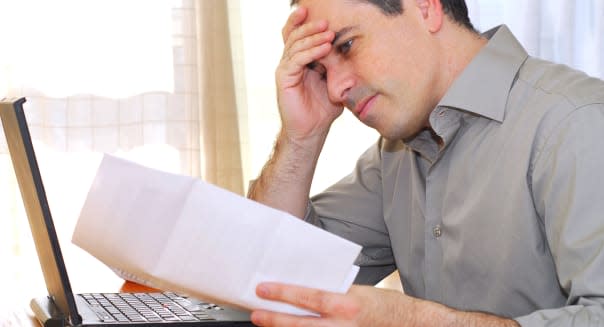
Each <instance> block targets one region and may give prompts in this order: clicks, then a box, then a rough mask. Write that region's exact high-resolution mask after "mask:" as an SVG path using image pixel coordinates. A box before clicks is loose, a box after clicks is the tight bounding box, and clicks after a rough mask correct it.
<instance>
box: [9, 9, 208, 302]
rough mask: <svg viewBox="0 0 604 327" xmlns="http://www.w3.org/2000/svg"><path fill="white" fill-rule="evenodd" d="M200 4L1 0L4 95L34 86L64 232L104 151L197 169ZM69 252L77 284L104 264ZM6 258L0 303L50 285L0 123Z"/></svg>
mask: <svg viewBox="0 0 604 327" xmlns="http://www.w3.org/2000/svg"><path fill="white" fill-rule="evenodd" d="M196 14H197V12H196V2H195V1H193V0H178V1H176V0H173V1H163V0H162V1H148V0H126V1H124V0H102V1H100V0H56V1H45V0H19V1H14V0H0V40H2V45H1V46H0V98H2V97H5V96H8V97H21V96H24V97H26V98H27V103H26V107H25V109H26V115H27V118H28V121H29V124H30V131H31V133H32V137H33V139H34V146H35V149H36V154H37V156H38V162H39V164H40V168H41V171H42V177H43V179H44V184H45V187H46V191H47V196H48V199H49V203H50V207H51V211H52V213H53V216H54V218H55V224H56V228H57V232H58V233H59V238H60V240H61V242H62V243H66V242H69V240H70V236H71V231H72V229H73V224H74V223H75V220H76V219H77V216H78V214H79V209H80V206H81V204H82V201H83V200H84V197H85V196H86V192H87V188H88V186H89V183H90V182H91V179H92V177H93V174H94V171H95V169H96V167H97V165H98V162H99V159H100V156H101V153H111V154H115V155H120V156H124V157H127V158H130V159H132V160H135V161H138V162H141V163H143V164H146V165H148V166H152V167H156V168H160V169H162V170H166V171H171V172H175V173H181V174H187V175H192V176H200V175H201V172H200V167H201V166H202V165H201V161H203V159H204V158H203V157H201V155H200V133H199V131H200V127H199V126H200V118H199V117H200V106H199V99H198V97H199V96H198V95H199V86H198V82H197V80H198V75H197V72H198V66H199V65H198V56H197V53H198V51H197V45H198V43H199V42H198V41H199V40H198V36H197V24H196V17H197V15H196ZM64 252H66V253H65V254H66V258H70V259H71V260H68V262H67V265H68V270H69V271H70V273H72V276H73V277H74V278H73V283H74V284H75V285H74V286H75V288H76V289H77V286H78V283H79V279H78V277H77V276H79V277H80V278H87V279H88V281H87V284H88V285H90V278H91V275H90V274H91V273H93V272H95V271H97V270H98V271H100V270H103V269H106V268H104V267H103V266H102V265H100V264H99V263H98V262H96V261H95V260H93V259H92V258H90V257H87V256H86V255H85V254H83V253H80V251H79V250H78V249H76V248H74V247H73V246H65V247H64ZM0 262H2V263H1V266H2V269H0V289H2V295H0V305H2V306H3V307H4V305H18V306H21V307H22V306H23V303H27V301H28V298H29V297H31V296H40V295H43V294H44V293H43V290H44V286H43V279H42V277H41V273H40V268H39V265H38V262H37V259H36V254H35V251H34V247H33V242H32V241H31V237H30V234H29V228H28V225H27V219H26V218H25V213H24V210H23V205H22V203H21V198H20V194H19V191H18V187H17V185H16V180H15V177H14V172H13V168H12V164H11V162H10V158H9V156H8V150H7V147H6V142H5V139H4V135H3V133H2V132H1V131H0ZM109 276H111V275H109ZM92 278H94V277H92ZM114 282H116V281H114V280H111V279H110V278H101V279H99V282H98V287H99V289H102V288H103V285H104V283H114ZM105 289H107V288H105ZM113 289H115V285H114V286H113ZM13 295H14V296H16V297H15V298H11V296H13Z"/></svg>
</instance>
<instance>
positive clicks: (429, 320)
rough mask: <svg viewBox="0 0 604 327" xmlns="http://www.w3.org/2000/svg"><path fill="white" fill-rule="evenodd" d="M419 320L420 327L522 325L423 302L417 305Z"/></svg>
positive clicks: (507, 326) (510, 326)
mask: <svg viewBox="0 0 604 327" xmlns="http://www.w3.org/2000/svg"><path fill="white" fill-rule="evenodd" d="M417 305H418V306H420V309H419V310H417V311H416V312H418V314H419V318H418V319H417V320H416V321H418V322H420V323H418V324H417V325H418V326H446V327H479V326H481V327H519V326H520V325H519V324H518V323H517V322H516V321H514V320H512V319H507V318H502V317H498V316H495V315H492V314H488V313H482V312H467V311H458V310H454V309H451V308H449V307H446V306H444V305H441V304H438V303H434V302H428V301H421V300H420V302H419V303H418V304H417Z"/></svg>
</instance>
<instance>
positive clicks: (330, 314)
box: [249, 0, 604, 326]
mask: <svg viewBox="0 0 604 327" xmlns="http://www.w3.org/2000/svg"><path fill="white" fill-rule="evenodd" d="M294 2H297V5H298V8H297V9H296V10H295V11H294V12H293V13H292V14H291V16H290V17H289V20H288V21H287V23H286V24H285V27H284V28H283V37H284V42H285V47H284V53H283V57H282V59H281V62H280V65H279V67H278V68H277V72H276V82H277V90H278V104H279V110H280V114H281V119H282V129H281V132H280V134H279V136H278V138H277V141H276V145H275V149H274V153H273V155H272V157H271V158H270V160H269V161H268V163H267V164H266V166H265V167H264V168H263V171H262V173H261V175H260V176H259V178H258V179H257V180H256V181H255V183H254V184H253V185H252V187H251V188H250V193H249V196H250V198H252V199H255V200H257V201H259V202H263V203H265V204H268V205H270V206H273V207H275V208H279V209H282V210H285V211H288V212H290V213H292V214H293V215H295V216H298V217H300V218H304V219H306V220H307V221H309V222H311V223H314V224H316V225H318V226H320V227H322V228H324V229H326V230H328V231H331V232H333V233H336V234H339V235H341V236H343V237H345V238H348V239H350V240H352V241H354V242H356V243H358V244H361V245H362V246H363V251H362V253H361V255H360V257H359V258H358V264H359V265H360V266H361V271H360V273H359V276H358V278H357V282H358V283H362V284H371V283H375V282H377V281H378V280H380V279H381V278H383V277H384V276H386V275H387V274H388V273H390V272H392V271H394V269H398V271H399V274H400V276H401V281H402V283H403V286H404V288H405V294H401V293H399V292H395V291H391V290H381V289H376V288H373V287H369V286H356V285H355V286H353V287H352V288H351V289H350V291H349V292H348V293H347V294H333V293H329V292H324V291H320V290H313V289H307V288H303V287H297V286H292V285H280V284H275V283H263V284H260V285H259V286H258V288H257V293H258V295H259V296H261V297H264V298H266V299H270V300H275V301H282V302H288V303H291V304H294V305H297V306H300V307H304V308H307V309H310V310H314V311H315V312H317V313H319V314H320V317H298V316H290V315H285V314H280V313H274V312H266V311H255V312H253V314H252V320H253V321H254V323H256V324H258V325H261V326H518V325H521V326H604V251H603V249H604V218H603V215H604V188H603V187H602V185H604V172H603V169H602V168H601V167H602V166H603V164H604V150H602V146H601V140H604V83H603V82H602V81H600V80H597V79H593V78H589V77H588V76H586V75H585V74H583V73H581V72H577V71H574V70H571V69H569V68H568V67H564V66H560V65H554V64H551V63H548V62H544V61H541V60H538V59H535V58H531V57H529V56H528V55H527V53H526V51H525V50H524V49H523V48H522V47H521V46H520V44H519V43H518V42H517V41H516V39H515V38H514V37H513V35H512V34H511V33H510V32H509V30H508V29H507V28H506V27H505V26H502V27H499V28H497V29H494V30H492V31H489V32H487V33H485V34H484V35H479V34H478V33H477V32H475V31H474V29H473V27H472V25H471V23H470V22H469V20H468V18H467V9H466V6H465V3H464V1H462V0H402V2H399V0H382V1H380V0H350V1H343V0H299V1H294ZM343 107H346V108H348V109H349V110H351V111H352V113H353V114H355V115H356V116H357V117H358V119H359V120H360V121H362V122H363V123H365V124H366V125H368V126H370V127H372V128H375V129H376V130H377V131H379V132H380V134H381V136H382V137H381V139H380V140H379V141H378V143H377V144H376V145H375V146H373V147H371V148H369V149H368V150H367V151H366V152H365V153H364V154H363V155H362V156H361V158H360V159H359V161H358V163H357V167H356V169H355V171H354V172H353V173H352V174H350V175H349V176H348V177H346V178H344V179H342V180H341V181H340V182H338V183H337V184H336V185H334V186H332V187H330V188H329V189H328V190H326V191H325V192H324V193H322V194H320V195H317V196H315V197H313V198H312V199H311V200H310V201H309V200H308V197H309V190H310V184H311V180H312V177H313V172H314V169H315V165H316V162H317V158H318V156H319V153H320V152H321V148H322V146H323V143H324V141H325V138H326V136H327V134H328V131H329V127H330V125H331V123H332V122H333V121H334V120H335V119H336V118H337V117H338V116H339V115H340V114H341V113H342V111H343ZM348 146H351V145H348ZM309 242H312V240H309Z"/></svg>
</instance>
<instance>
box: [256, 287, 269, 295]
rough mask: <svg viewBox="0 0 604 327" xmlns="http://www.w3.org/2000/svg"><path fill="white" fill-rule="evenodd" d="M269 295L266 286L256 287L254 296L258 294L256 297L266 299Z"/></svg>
mask: <svg viewBox="0 0 604 327" xmlns="http://www.w3.org/2000/svg"><path fill="white" fill-rule="evenodd" d="M269 293H270V291H269V289H268V287H266V285H258V287H256V294H258V296H262V297H266V296H268V295H269Z"/></svg>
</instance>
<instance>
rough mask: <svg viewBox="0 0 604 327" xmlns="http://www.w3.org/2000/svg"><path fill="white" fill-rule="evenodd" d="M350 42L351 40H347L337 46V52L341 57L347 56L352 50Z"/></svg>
mask: <svg viewBox="0 0 604 327" xmlns="http://www.w3.org/2000/svg"><path fill="white" fill-rule="evenodd" d="M352 41H353V40H352V39H349V40H347V41H346V42H344V43H342V44H340V45H338V47H337V50H338V52H339V53H340V54H343V55H345V54H348V52H350V49H351V48H352Z"/></svg>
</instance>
